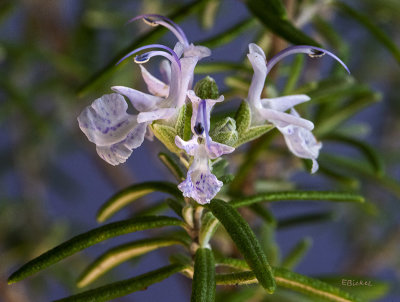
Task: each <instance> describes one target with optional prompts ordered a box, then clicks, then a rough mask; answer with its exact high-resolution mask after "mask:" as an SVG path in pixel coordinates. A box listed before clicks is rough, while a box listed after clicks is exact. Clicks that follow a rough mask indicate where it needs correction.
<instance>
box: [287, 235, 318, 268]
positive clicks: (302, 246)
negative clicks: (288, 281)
mask: <svg viewBox="0 0 400 302" xmlns="http://www.w3.org/2000/svg"><path fill="white" fill-rule="evenodd" d="M311 245H312V239H311V238H310V237H306V238H304V239H302V240H300V241H299V242H298V243H297V244H296V245H295V246H294V247H293V248H292V250H291V251H290V252H289V254H288V255H287V256H286V257H285V259H283V261H282V265H281V266H282V268H286V269H290V270H293V269H294V268H295V267H296V265H297V264H298V263H299V262H300V261H301V260H302V259H303V257H304V255H305V254H306V253H307V252H308V251H309V249H310V248H311Z"/></svg>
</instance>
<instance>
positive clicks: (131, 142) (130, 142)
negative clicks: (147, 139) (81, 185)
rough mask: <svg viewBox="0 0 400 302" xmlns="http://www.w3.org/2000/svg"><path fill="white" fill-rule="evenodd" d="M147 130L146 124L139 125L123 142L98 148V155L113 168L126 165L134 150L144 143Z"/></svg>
mask: <svg viewBox="0 0 400 302" xmlns="http://www.w3.org/2000/svg"><path fill="white" fill-rule="evenodd" d="M146 128H147V124H146V123H143V124H137V125H136V126H135V127H134V128H133V129H132V130H131V132H129V134H128V135H127V137H126V138H125V139H124V140H122V141H121V142H119V143H116V144H112V145H110V146H97V147H96V151H97V154H98V155H99V156H100V157H101V158H102V159H103V160H105V161H106V162H108V163H109V164H111V165H113V166H115V165H118V164H121V163H124V162H125V161H126V160H127V159H128V157H129V156H130V155H131V154H132V149H136V148H138V147H139V146H140V145H141V144H142V143H143V140H144V136H145V133H146Z"/></svg>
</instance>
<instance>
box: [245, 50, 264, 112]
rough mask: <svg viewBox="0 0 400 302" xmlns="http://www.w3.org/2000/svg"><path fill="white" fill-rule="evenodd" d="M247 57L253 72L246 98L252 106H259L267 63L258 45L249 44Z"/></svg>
mask: <svg viewBox="0 0 400 302" xmlns="http://www.w3.org/2000/svg"><path fill="white" fill-rule="evenodd" d="M247 57H248V58H249V60H250V63H251V66H252V67H253V70H254V74H253V78H252V79H251V84H250V89H249V93H248V96H247V100H248V102H249V103H250V105H252V107H259V104H258V103H259V102H260V98H261V93H262V91H263V89H264V83H265V78H266V76H267V65H266V61H265V53H264V51H263V50H262V49H261V47H259V46H258V45H256V44H254V43H250V44H249V54H248V55H247Z"/></svg>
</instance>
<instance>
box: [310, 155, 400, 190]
mask: <svg viewBox="0 0 400 302" xmlns="http://www.w3.org/2000/svg"><path fill="white" fill-rule="evenodd" d="M318 161H321V163H323V164H324V165H326V166H329V167H332V169H340V170H342V171H344V173H346V174H350V175H357V176H361V177H365V178H367V179H370V180H372V181H374V182H375V183H376V184H378V185H380V186H382V187H384V188H386V189H387V190H389V191H391V192H392V193H394V194H395V195H396V196H397V197H400V185H399V182H398V181H397V180H395V179H393V178H391V177H388V176H385V175H384V176H382V177H378V176H377V175H376V174H375V173H374V172H373V171H372V169H371V168H370V166H369V165H368V164H367V163H366V162H365V161H360V160H356V159H354V158H347V157H344V156H337V155H332V154H327V153H322V154H321V155H320V157H319V158H318Z"/></svg>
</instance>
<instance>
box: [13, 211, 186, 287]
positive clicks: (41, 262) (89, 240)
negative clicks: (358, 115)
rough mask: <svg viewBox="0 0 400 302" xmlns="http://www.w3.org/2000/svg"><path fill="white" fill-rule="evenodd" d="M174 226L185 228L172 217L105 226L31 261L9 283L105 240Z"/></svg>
mask: <svg viewBox="0 0 400 302" xmlns="http://www.w3.org/2000/svg"><path fill="white" fill-rule="evenodd" d="M174 225H175V226H183V225H184V222H183V221H181V220H178V219H176V218H172V217H165V216H147V217H137V218H132V219H127V220H122V221H118V222H113V223H109V224H106V225H103V226H101V227H98V228H96V229H93V230H91V231H88V232H86V233H83V234H80V235H78V236H75V237H73V238H72V239H70V240H68V241H66V242H64V243H62V244H60V245H58V246H56V247H55V248H53V249H51V250H49V251H47V252H46V253H44V254H42V255H40V256H39V257H37V258H35V259H33V260H31V261H29V262H28V263H26V264H25V265H23V266H22V267H21V268H20V269H18V270H17V271H16V272H14V273H13V274H12V275H11V276H10V278H9V279H8V283H9V284H11V283H15V282H18V281H20V280H22V279H24V278H26V277H28V276H31V275H33V274H35V273H37V272H38V271H41V270H43V269H45V268H47V267H49V266H50V265H52V264H54V263H57V262H59V261H61V260H63V259H65V258H67V257H69V256H71V255H73V254H75V253H77V252H79V251H81V250H83V249H85V248H88V247H90V246H92V245H95V244H97V243H99V242H102V241H104V240H107V239H110V238H113V237H116V236H120V235H124V234H128V233H133V232H137V231H142V230H147V229H153V228H159V227H163V226H174Z"/></svg>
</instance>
